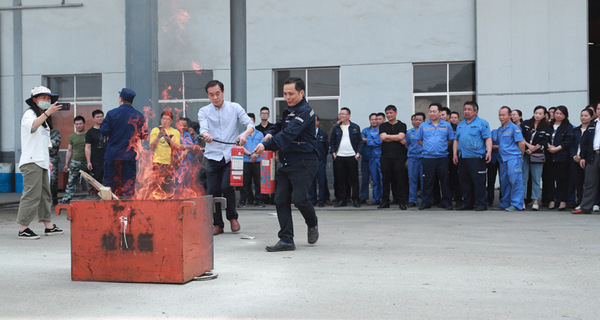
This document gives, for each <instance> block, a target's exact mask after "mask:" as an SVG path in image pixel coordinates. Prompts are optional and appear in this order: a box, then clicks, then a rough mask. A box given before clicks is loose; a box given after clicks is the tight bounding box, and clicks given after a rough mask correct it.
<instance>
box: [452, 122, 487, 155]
mask: <svg viewBox="0 0 600 320" xmlns="http://www.w3.org/2000/svg"><path fill="white" fill-rule="evenodd" d="M491 137H492V132H491V131H490V125H489V124H488V122H487V121H485V120H483V119H481V118H480V117H478V116H476V117H475V118H474V119H473V120H471V122H468V121H467V119H465V120H463V121H461V122H460V123H459V124H458V126H457V128H456V133H455V135H454V140H457V141H458V155H459V156H460V157H461V158H484V157H485V155H486V153H487V148H486V145H485V140H486V139H488V138H491Z"/></svg>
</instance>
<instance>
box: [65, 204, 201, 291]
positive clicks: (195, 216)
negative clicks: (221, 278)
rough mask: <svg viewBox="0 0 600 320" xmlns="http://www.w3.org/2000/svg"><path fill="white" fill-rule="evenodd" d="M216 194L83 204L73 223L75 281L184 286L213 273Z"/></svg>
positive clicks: (71, 212) (72, 211) (72, 214)
mask: <svg viewBox="0 0 600 320" xmlns="http://www.w3.org/2000/svg"><path fill="white" fill-rule="evenodd" d="M212 202H213V200H212V196H203V197H197V198H190V199H169V200H119V201H113V200H82V201H72V202H71V204H68V205H58V206H57V207H56V213H57V214H60V211H61V209H65V210H66V211H67V218H68V219H69V220H71V279H72V280H76V281H117V282H158V283H186V282H188V281H190V280H193V279H194V277H196V276H201V275H203V274H204V273H206V272H208V271H210V270H212V269H213V238H212V209H213V204H212Z"/></svg>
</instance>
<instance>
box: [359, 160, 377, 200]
mask: <svg viewBox="0 0 600 320" xmlns="http://www.w3.org/2000/svg"><path fill="white" fill-rule="evenodd" d="M360 175H361V177H360V198H361V199H365V200H369V180H370V178H371V167H370V166H369V159H368V158H367V157H362V158H361V161H360ZM373 198H375V196H373Z"/></svg>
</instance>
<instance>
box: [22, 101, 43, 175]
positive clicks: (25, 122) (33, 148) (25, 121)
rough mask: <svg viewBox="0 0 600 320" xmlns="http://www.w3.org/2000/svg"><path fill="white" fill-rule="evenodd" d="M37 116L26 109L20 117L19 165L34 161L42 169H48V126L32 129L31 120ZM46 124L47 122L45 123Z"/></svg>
mask: <svg viewBox="0 0 600 320" xmlns="http://www.w3.org/2000/svg"><path fill="white" fill-rule="evenodd" d="M36 118H37V116H36V115H35V112H33V110H31V109H27V111H25V113H24V114H23V117H22V118H21V159H20V160H19V167H20V166H22V165H24V164H28V163H35V164H37V165H38V166H40V167H41V168H43V169H47V170H48V169H50V153H49V152H48V147H50V127H48V128H44V126H39V128H37V130H35V131H33V132H32V130H33V121H35V119H36ZM46 125H47V124H46Z"/></svg>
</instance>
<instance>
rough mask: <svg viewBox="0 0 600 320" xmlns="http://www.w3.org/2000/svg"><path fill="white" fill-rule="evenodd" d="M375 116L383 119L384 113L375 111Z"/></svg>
mask: <svg viewBox="0 0 600 320" xmlns="http://www.w3.org/2000/svg"><path fill="white" fill-rule="evenodd" d="M377 116H378V117H383V118H384V119H385V113H383V112H377Z"/></svg>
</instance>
